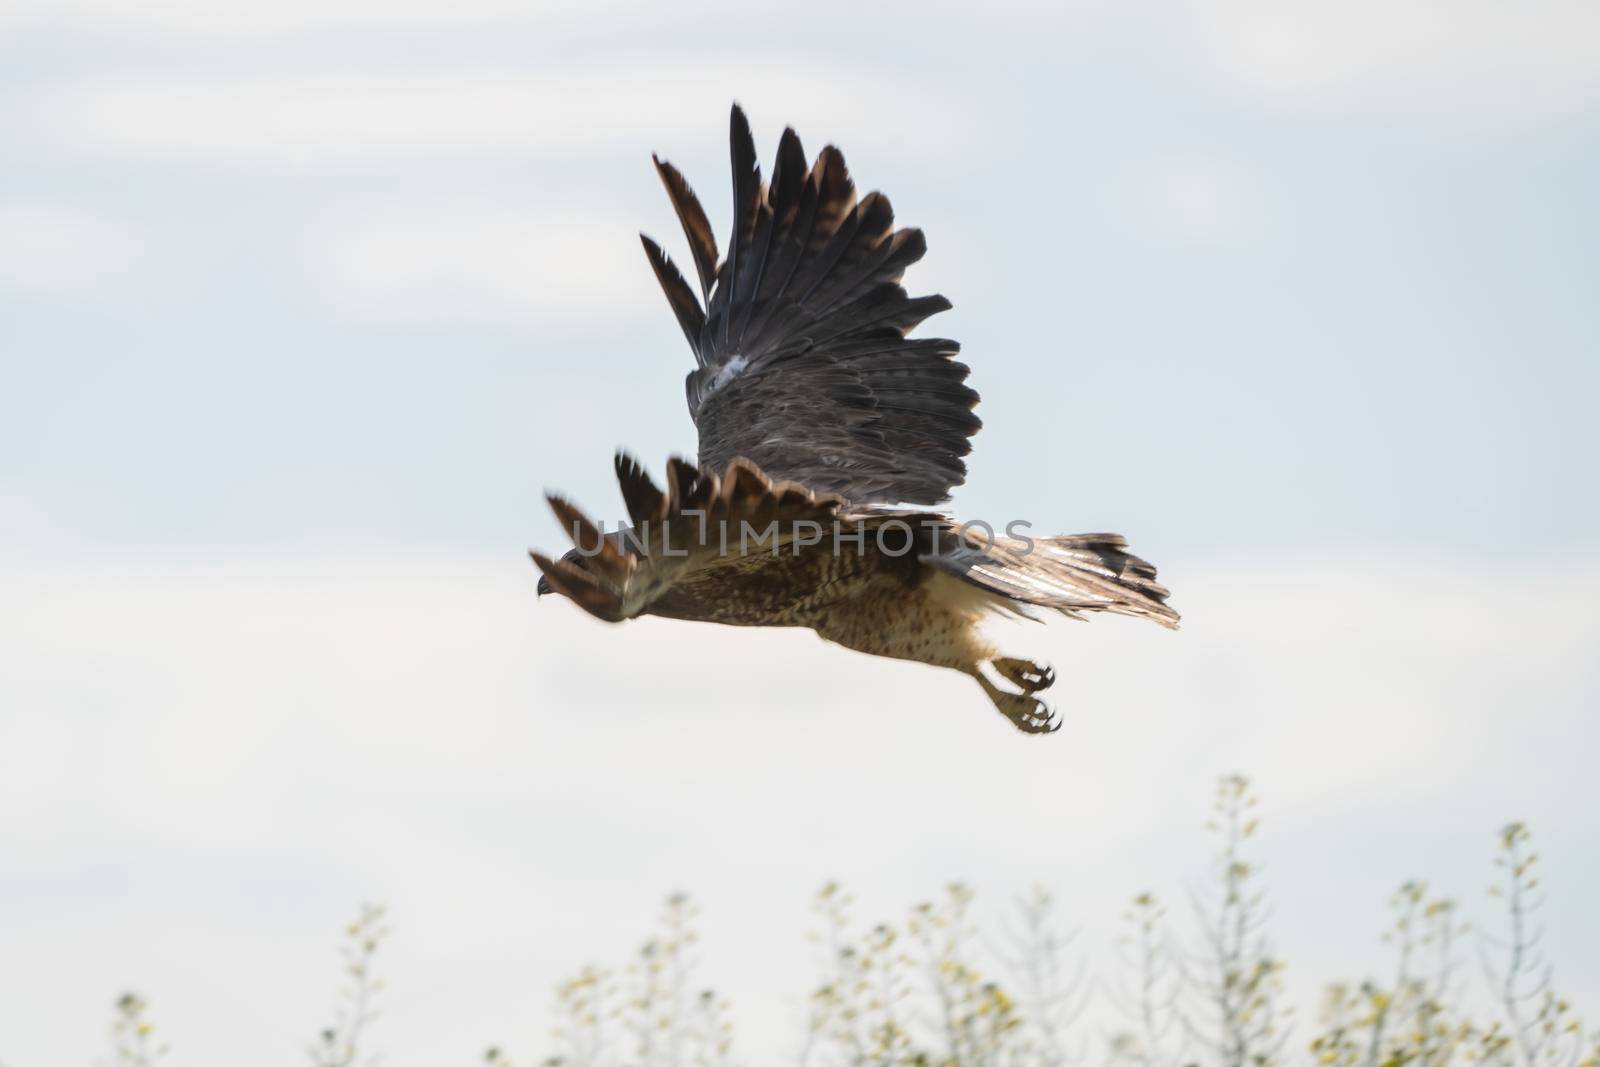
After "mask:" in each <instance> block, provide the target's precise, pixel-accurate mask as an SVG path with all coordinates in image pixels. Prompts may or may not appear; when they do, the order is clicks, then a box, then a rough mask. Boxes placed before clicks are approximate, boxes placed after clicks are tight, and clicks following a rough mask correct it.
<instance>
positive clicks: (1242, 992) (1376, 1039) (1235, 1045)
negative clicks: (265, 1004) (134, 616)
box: [113, 776, 1600, 1067]
mask: <svg viewBox="0 0 1600 1067" xmlns="http://www.w3.org/2000/svg"><path fill="white" fill-rule="evenodd" d="M1258 807H1259V804H1258V800H1257V798H1256V796H1255V794H1254V793H1253V792H1252V790H1251V788H1250V784H1249V782H1248V781H1247V780H1245V779H1244V778H1242V777H1239V776H1229V777H1226V778H1223V779H1222V780H1221V781H1220V782H1219V783H1218V786H1217V792H1216V795H1215V797H1214V798H1213V803H1212V811H1211V815H1210V818H1209V819H1208V820H1207V822H1206V829H1207V831H1208V832H1209V833H1210V834H1211V836H1212V839H1213V841H1214V842H1215V851H1214V853H1213V863H1212V870H1211V875H1210V878H1209V880H1208V882H1207V884H1206V885H1205V886H1204V887H1203V888H1201V889H1199V890H1196V891H1195V892H1194V894H1193V900H1192V908H1191V909H1190V913H1191V914H1190V922H1189V928H1188V930H1187V931H1182V930H1179V929H1177V928H1176V927H1177V924H1176V923H1175V921H1174V918H1173V916H1172V915H1171V914H1170V913H1169V909H1168V908H1167V906H1166V905H1165V904H1164V903H1163V902H1162V901H1161V900H1160V899H1158V898H1157V897H1156V896H1155V895H1154V894H1153V893H1148V892H1145V893H1140V894H1138V895H1137V896H1134V897H1133V898H1132V899H1131V901H1130V902H1129V904H1128V906H1127V908H1126V910H1125V911H1124V913H1123V916H1122V923H1121V930H1120V936H1119V937H1118V939H1117V947H1118V950H1119V951H1118V960H1117V963H1118V965H1117V968H1116V971H1115V973H1114V974H1113V975H1111V976H1110V977H1109V978H1108V980H1107V981H1105V982H1104V983H1102V984H1101V985H1100V986H1099V987H1098V988H1097V987H1095V986H1093V985H1091V983H1089V982H1088V981H1087V980H1086V976H1085V971H1084V967H1083V963H1082V961H1081V959H1078V958H1076V957H1075V956H1074V953H1073V948H1074V946H1075V937H1074V935H1072V934H1063V933H1062V932H1061V930H1060V928H1059V924H1058V920H1057V916H1056V909H1055V902H1054V900H1053V899H1052V898H1051V896H1050V895H1049V894H1048V893H1047V892H1045V891H1043V890H1035V891H1033V892H1032V893H1031V894H1029V895H1028V896H1025V897H1023V898H1022V899H1020V900H1018V901H1016V902H1015V905H1014V908H1013V911H1014V921H1013V922H1012V923H1010V924H1009V926H1007V928H1006V929H1005V930H1004V937H1002V938H1000V939H999V944H1001V945H1003V947H993V946H994V944H995V942H991V941H989V940H986V939H985V938H984V937H983V936H982V934H981V932H980V930H979V929H978V924H977V922H976V920H975V918H974V914H973V910H972V907H973V900H974V895H973V892H972V890H971V889H969V888H967V887H966V886H964V885H959V884H956V885H950V886H947V887H946V888H945V891H944V892H943V893H942V894H941V895H940V896H939V897H937V898H936V899H934V900H931V901H928V902H925V903H921V904H918V905H916V906H915V907H913V908H912V909H910V911H909V913H907V914H906V915H905V916H903V917H902V918H901V919H900V920H899V921H897V922H892V923H891V922H885V923H878V924H876V925H872V926H869V927H866V928H865V929H859V928H858V927H857V925H856V923H855V921H854V917H853V910H854V901H853V900H852V898H851V897H850V895H849V894H848V893H847V892H845V890H843V889H842V888H841V887H839V886H838V885H834V884H829V885H826V886H824V887H823V888H822V890H821V891H820V892H819V893H818V894H817V896H816V900H815V903H814V912H815V921H816V926H817V928H816V929H815V930H814V932H813V933H812V935H811V936H812V938H813V940H814V941H815V943H816V944H817V946H818V948H819V954H820V959H821V963H820V974H819V977H818V980H817V981H816V984H815V986H814V987H813V991H812V993H811V995H810V997H809V998H808V1001H807V1016H806V1020H805V1041H804V1044H803V1046H802V1047H801V1049H800V1052H799V1056H798V1063H799V1064H800V1065H801V1067H1064V1065H1066V1064H1077V1063H1084V1062H1103V1063H1110V1064H1119V1065H1124V1067H1200V1065H1205V1067H1271V1065H1279V1064H1291V1063H1296V1064H1299V1063H1304V1064H1308V1065H1315V1067H1448V1065H1450V1064H1460V1065H1467V1064H1471V1065H1475V1067H1478V1065H1481V1067H1600V1033H1596V1034H1593V1035H1589V1036H1586V1033H1587V1032H1586V1031H1585V1029H1584V1025H1583V1023H1582V1021H1581V1020H1580V1019H1578V1018H1577V1016H1576V1014H1575V1012H1574V1011H1573V1008H1572V1006H1571V1005H1570V1004H1569V1003H1568V1002H1567V1001H1565V1000H1564V999H1562V998H1561V997H1560V996H1559V995H1558V994H1557V993H1556V990H1555V986H1554V972H1553V969H1552V968H1551V966H1550V964H1549V962H1548V961H1547V960H1546V959H1545V958H1544V957H1543V954H1542V952H1541V949H1540V944H1541V941H1542V938H1543V930H1542V928H1541V927H1540V925H1539V923H1538V921H1537V916H1538V912H1539V909H1540V907H1541V905H1542V903H1543V896H1542V891H1541V889H1540V880H1539V875H1538V863H1539V856H1538V853H1537V852H1535V851H1534V850H1533V848H1532V836H1531V834H1530V833H1529V831H1528V828H1527V827H1526V826H1524V825H1523V824H1521V823H1511V824H1509V825H1508V826H1506V827H1505V828H1504V829H1502V830H1501V832H1500V834H1499V836H1498V849H1497V853H1496V856H1495V861H1494V863H1495V870H1496V872H1497V880H1496V883H1495V885H1494V886H1493V887H1492V888H1491V890H1490V894H1491V898H1492V899H1493V900H1494V901H1495V902H1496V904H1497V905H1499V908H1500V911H1501V915H1500V918H1499V920H1498V922H1499V925H1498V926H1497V927H1496V928H1495V929H1494V930H1492V931H1489V930H1483V931H1478V932H1477V941H1478V946H1479V950H1480V956H1481V962H1482V972H1483V977H1484V979H1485V981H1484V982H1482V983H1477V985H1478V986H1479V990H1478V993H1477V995H1476V996H1475V995H1473V993H1472V986H1473V985H1474V983H1471V982H1469V981H1468V980H1467V977H1466V976H1465V975H1464V974H1463V971H1462V966H1461V964H1462V959H1461V957H1462V952H1461V943H1462V941H1463V940H1464V939H1465V937H1466V936H1467V934H1468V928H1467V926H1466V924H1465V922H1464V921H1463V919H1462V916H1461V909H1460V907H1459V906H1458V905H1457V904H1456V903H1455V902H1454V901H1452V900H1450V899H1448V898H1445V897H1443V896H1440V895H1438V894H1436V893H1434V892H1432V891H1431V890H1430V888H1429V886H1428V885H1427V884H1426V883H1422V882H1407V883H1406V884H1404V885H1402V886H1401V887H1400V888H1399V889H1398V890H1397V891H1396V892H1395V894H1394V896H1393V898H1392V899H1391V901H1390V907H1391V911H1392V915H1393V918H1392V920H1391V922H1390V925H1389V928H1388V929H1387V930H1386V931H1385V932H1384V933H1383V935H1382V940H1383V942H1384V943H1385V944H1387V946H1388V949H1389V955H1390V957H1391V958H1390V960H1389V962H1388V963H1387V964H1386V965H1385V966H1384V968H1383V970H1384V974H1385V975H1386V977H1383V978H1378V977H1367V978H1363V979H1360V980H1356V981H1339V982H1333V983H1330V984H1329V985H1328V986H1327V987H1326V992H1325V995H1324V997H1323V1002H1322V1005H1321V1010H1320V1013H1319V1015H1318V1018H1317V1021H1316V1023H1315V1026H1314V1027H1313V1028H1312V1029H1311V1030H1310V1031H1309V1032H1307V1033H1301V1034H1298V1035H1297V1033H1296V1031H1294V1030H1293V1029H1292V1022H1293V1019H1292V1016H1291V1013H1290V1011H1289V1010H1288V1009H1287V1007H1286V1006H1285V1005H1284V1003H1283V1000H1284V995H1283V983H1282V978H1283V974H1284V969H1285V964H1284V961H1283V960H1282V959H1281V958H1280V957H1279V956H1278V955H1277V953H1276V952H1275V951H1274V948H1273V944H1272V941H1271V939H1270V936H1269V931H1268V925H1269V922H1268V920H1269V914H1270V913H1269V909H1268V906H1267V898H1266V892H1265V890H1264V887H1263V879H1262V872H1261V867H1260V864H1259V863H1258V862H1257V861H1256V859H1255V858H1254V855H1253V853H1252V847H1253V845H1254V842H1255V839H1256V837H1257V834H1258V832H1259V830H1260V826H1261V821H1260V818H1259V815H1258V814H1257V811H1258ZM697 916H698V913H697V911H696V909H695V907H694V905H693V903H692V902H691V901H690V900H689V899H688V897H686V896H683V895H681V894H679V895H675V896H672V897H669V898H668V899H667V901H666V906H665V908H664V910H663V912H662V913H661V916H660V918H659V919H658V921H657V924H656V929H655V933H654V934H653V936H651V937H650V938H649V939H647V940H646V941H645V942H644V943H643V945H641V947H640V948H639V950H638V951H637V953H635V955H634V958H633V959H632V960H631V961H629V962H628V963H627V964H626V965H624V966H623V967H622V968H621V969H620V970H615V971H613V970H611V969H608V968H604V967H599V966H593V965H591V966H587V967H584V968H582V969H580V970H579V971H577V972H576V973H575V974H574V975H573V976H572V977H571V978H569V979H568V980H566V981H565V982H563V983H561V984H560V985H559V986H558V988H557V989H556V996H555V1018H556V1023H555V1026H554V1028H553V1029H552V1031H551V1033H550V1040H551V1042H552V1052H551V1054H550V1055H548V1056H547V1057H546V1058H545V1059H543V1060H542V1061H539V1062H541V1063H543V1064H544V1065H545V1067H734V1065H735V1064H738V1063H740V1062H742V1061H740V1060H738V1059H737V1058H736V1055H735V1053H734V1042H733V1029H732V1026H731V1024H730V1022H729V1008H728V1004H727V1002H726V1001H725V1000H724V999H723V998H722V997H720V996H719V995H717V994H716V993H715V992H714V991H712V990H710V989H707V988H705V987H704V986H703V985H702V984H701V983H700V982H699V981H698V980H697V978H696V973H697V970H698V957H697V954H696V946H697V944H698V942H699V935H698V933H697V931H696V926H695V921H696V919H697ZM388 932H389V931H388V928H387V926H386V925H385V921H384V911H383V909H382V908H381V907H379V906H375V905H368V906H366V907H364V908H363V909H362V911H361V913H360V915H359V916H358V917H357V919H356V921H355V922H353V923H352V924H351V925H350V926H349V927H348V928H347V929H346V931H345V939H344V943H343V946H342V949H341V953H342V959H343V964H344V972H345V977H346V985H345V987H344V988H343V990H342V991H341V999H340V1003H339V1007H338V1009H337V1012H336V1015H335V1020H334V1022H333V1024H332V1025H330V1026H328V1027H326V1028H325V1029H324V1030H323V1031H322V1032H321V1037H320V1039H319V1040H318V1041H317V1042H315V1043H313V1045H312V1046H311V1048H310V1049H309V1050H308V1051H309V1054H310V1059H311V1061H312V1065H313V1067H354V1065H356V1064H358V1063H370V1062H373V1057H372V1056H371V1055H370V1053H368V1052H366V1051H365V1049H364V1043H365V1042H366V1041H367V1039H368V1037H369V1029H370V1025H371V1023H372V1022H373V1021H374V1020H375V1019H376V1018H377V1008H376V999H377V995H378V993H379V991H380V990H381V989H382V982H381V981H379V980H378V978H377V977H376V975H375V973H374V962H375V959H376V957H377V954H378V950H379V948H380V947H381V946H382V944H383V942H384V940H385V939H386V937H387V936H388ZM1485 991H1486V992H1487V993H1488V994H1489V996H1488V997H1487V998H1485V997H1484V996H1483V995H1482V993H1483V992H1485ZM1098 992H1103V993H1104V996H1103V997H1099V998H1098V1000H1099V1001H1100V1009H1101V1015H1114V1016H1115V1017H1118V1018H1120V1019H1121V1020H1122V1025H1120V1026H1119V1027H1117V1028H1115V1029H1113V1030H1111V1031H1110V1032H1109V1033H1107V1032H1106V1030H1105V1029H1104V1028H1103V1027H1102V1026H1097V1027H1096V1028H1095V1029H1094V1030H1093V1031H1092V1032H1084V1031H1085V1029H1086V1028H1085V1027H1084V1026H1083V1025H1082V1020H1083V1018H1084V1017H1085V1014H1086V1008H1087V1007H1088V1006H1089V1005H1090V1002H1091V1000H1094V999H1096V997H1095V996H1094V994H1096V993H1098ZM1486 999H1487V1001H1488V1002H1489V1003H1490V1004H1491V1005H1492V1007H1491V1008H1490V1009H1488V1010H1487V1011H1485V1010H1484V1009H1483V1007H1482V1005H1483V1003H1484V1002H1485V1000H1486ZM165 1053H166V1046H165V1045H164V1044H161V1043H159V1042H157V1041H156V1040H155V1038H154V1027H153V1025H152V1024H151V1023H150V1021H149V1018H148V1008H147V1005H146V1004H145V1002H144V1001H143V1000H142V999H141V998H139V997H138V996H136V995H135V994H132V993H129V994H127V995H125V996H123V997H122V998H121V999H120V1000H118V1001H117V1005H116V1015H115V1017H114V1024H113V1060H114V1063H115V1064H116V1065H117V1067H152V1065H154V1064H155V1063H156V1061H157V1060H159V1059H161V1058H162V1057H163V1056H164V1055H165ZM482 1062H483V1063H485V1064H487V1065H489V1067H512V1059H511V1057H510V1055H509V1054H508V1053H507V1052H506V1051H504V1050H503V1049H502V1048H500V1047H494V1048H490V1049H488V1050H487V1051H486V1052H485V1053H484V1055H483V1057H482Z"/></svg>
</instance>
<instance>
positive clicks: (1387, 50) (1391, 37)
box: [1184, 0, 1600, 129]
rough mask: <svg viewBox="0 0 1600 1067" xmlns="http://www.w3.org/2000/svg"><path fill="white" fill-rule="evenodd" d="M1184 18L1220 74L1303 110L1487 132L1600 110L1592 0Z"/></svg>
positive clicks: (1361, 6)
mask: <svg viewBox="0 0 1600 1067" xmlns="http://www.w3.org/2000/svg"><path fill="white" fill-rule="evenodd" d="M1184 21H1185V23H1186V26H1187V30H1188V33H1189V34H1190V35H1192V40H1193V41H1194V43H1195V44H1196V45H1198V46H1199V54H1200V55H1201V56H1203V57H1205V59H1206V60H1207V61H1208V63H1209V65H1210V66H1211V68H1212V70H1213V72H1214V74H1215V76H1217V77H1219V78H1220V79H1222V80H1223V81H1225V82H1227V83H1231V84H1233V85H1235V86H1237V87H1238V88H1240V89H1242V90H1244V91H1246V92H1249V93H1251V94H1252V95H1254V96H1256V97H1258V98H1259V99H1261V100H1263V101H1264V102H1266V103H1268V104H1270V105H1273V106H1276V107H1280V108H1287V109H1292V110H1297V111H1313V112H1322V113H1349V112H1362V113H1370V112H1380V113H1384V114H1389V115H1416V114H1424V115H1427V116H1429V117H1430V118H1433V119H1435V120H1444V121H1445V123H1446V125H1447V126H1452V127H1455V128H1472V129H1479V128H1482V127H1483V126H1484V125H1485V124H1486V123H1487V124H1492V125H1494V126H1496V127H1500V126H1504V125H1506V124H1508V123H1510V122H1512V121H1514V120H1517V119H1523V120H1525V119H1529V118H1537V117H1548V116H1552V115H1577V114H1585V113H1591V112H1592V107H1591V105H1592V101H1593V100H1594V96H1595V93H1596V92H1600V7H1597V6H1596V5H1594V4H1592V3H1588V2H1587V0H1542V2H1539V3H1534V4H1521V5H1519V4H1503V3H1499V2H1496V0H1426V2H1421V3H1408V4H1390V3H1383V2H1381V0H1353V2H1349V3H1340V4H1324V3H1316V2H1310V0H1308V2H1291V3H1278V2H1273V0H1223V2H1220V3H1212V2H1206V3H1194V4H1191V5H1189V6H1188V8H1187V18H1186V19H1185V20H1184Z"/></svg>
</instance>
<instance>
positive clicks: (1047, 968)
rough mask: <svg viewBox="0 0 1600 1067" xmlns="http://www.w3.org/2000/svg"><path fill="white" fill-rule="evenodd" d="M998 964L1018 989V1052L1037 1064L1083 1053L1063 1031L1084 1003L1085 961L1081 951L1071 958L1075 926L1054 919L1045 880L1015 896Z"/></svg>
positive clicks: (1050, 1065) (1047, 1065)
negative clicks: (1061, 926) (1065, 926)
mask: <svg viewBox="0 0 1600 1067" xmlns="http://www.w3.org/2000/svg"><path fill="white" fill-rule="evenodd" d="M1005 934H1006V942H1007V947H1006V950H1005V951H1003V952H1001V953H999V954H998V955H999V956H1000V959H1001V963H1002V966H1003V968H1004V970H1005V971H1006V973H1008V974H1010V975H1011V976H1012V983H1013V988H1015V989H1016V991H1017V1011H1018V1014H1019V1015H1020V1016H1021V1018H1022V1020H1023V1021H1022V1025H1021V1026H1020V1027H1019V1041H1018V1046H1019V1048H1018V1055H1021V1056H1026V1057H1027V1061H1028V1062H1030V1063H1037V1064H1039V1065H1040V1067H1062V1065H1064V1064H1067V1063H1071V1062H1075V1061H1076V1060H1079V1059H1082V1058H1083V1049H1082V1045H1081V1043H1080V1045H1079V1047H1078V1048H1077V1049H1075V1050H1072V1051H1071V1052H1069V1050H1068V1046H1067V1034H1068V1031H1069V1030H1071V1028H1072V1027H1073V1025H1074V1024H1075V1023H1076V1022H1077V1021H1078V1020H1079V1019H1080V1018H1081V1017H1082V1015H1083V1013H1084V1010H1085V1009H1086V1008H1087V1007H1088V1004H1089V999H1090V994H1091V993H1092V989H1091V988H1090V985H1089V981H1088V967H1087V964H1086V963H1085V962H1084V960H1083V959H1082V957H1078V958H1077V959H1076V960H1075V961H1074V962H1072V963H1069V962H1068V960H1067V954H1068V952H1069V950H1070V949H1071V948H1072V946H1073V945H1074V943H1075V942H1076V941H1077V938H1078V931H1076V930H1073V931H1071V932H1070V933H1065V934H1063V933H1062V932H1061V930H1060V929H1059V927H1058V926H1057V924H1056V900H1055V896H1054V895H1053V894H1051V893H1050V891H1049V890H1047V889H1045V888H1044V887H1043V886H1034V888H1033V889H1032V890H1031V891H1030V892H1029V893H1028V894H1027V895H1026V896H1024V897H1021V898H1019V899H1018V900H1017V901H1016V920H1015V921H1014V922H1013V923H1012V924H1011V925H1010V926H1009V927H1008V928H1007V929H1006V931H1005Z"/></svg>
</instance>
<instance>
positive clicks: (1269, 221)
mask: <svg viewBox="0 0 1600 1067" xmlns="http://www.w3.org/2000/svg"><path fill="white" fill-rule="evenodd" d="M1104 195H1105V196H1106V199H1107V200H1108V201H1109V206H1110V208H1111V214H1112V215H1113V217H1116V218H1119V219H1120V220H1121V221H1122V223H1123V225H1124V226H1125V227H1126V228H1127V229H1128V230H1130V231H1131V232H1133V233H1135V234H1137V235H1139V236H1141V237H1143V238H1144V239H1146V240H1148V241H1150V242H1152V243H1155V244H1165V245H1177V246H1180V247H1186V248H1203V249H1240V248H1250V247H1254V246H1257V245H1260V244H1262V243H1264V242H1266V241H1268V240H1270V239H1271V237H1272V235H1273V232H1274V230H1275V228H1276V226H1277V222H1278V209H1277V205H1276V203H1275V201H1274V198H1273V196H1272V194H1271V192H1270V190H1269V189H1268V187H1267V185H1266V182H1265V181H1264V180H1263V179H1262V178H1261V176H1260V175H1259V174H1258V173H1257V172H1256V171H1255V170H1254V169H1253V168H1251V167H1250V166H1248V165H1247V164H1245V163H1244V162H1243V161H1241V160H1237V159H1230V158H1228V157H1225V156H1221V155H1217V154H1214V153H1210V152H1185V151H1167V152H1163V153H1160V154H1158V155H1155V156H1152V157H1149V158H1146V159H1143V160H1140V161H1139V162H1138V163H1137V164H1136V165H1133V166H1130V167H1129V168H1127V169H1126V170H1125V171H1124V172H1123V173H1121V174H1119V175H1117V176H1116V179H1115V181H1114V182H1113V183H1112V184H1111V185H1110V186H1109V187H1108V188H1107V189H1106V190H1105V193H1104Z"/></svg>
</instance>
